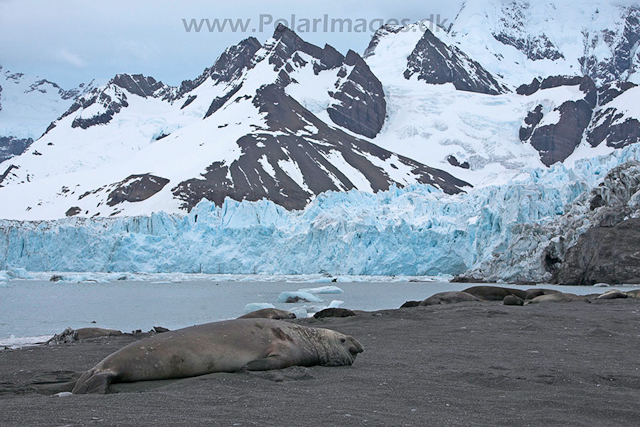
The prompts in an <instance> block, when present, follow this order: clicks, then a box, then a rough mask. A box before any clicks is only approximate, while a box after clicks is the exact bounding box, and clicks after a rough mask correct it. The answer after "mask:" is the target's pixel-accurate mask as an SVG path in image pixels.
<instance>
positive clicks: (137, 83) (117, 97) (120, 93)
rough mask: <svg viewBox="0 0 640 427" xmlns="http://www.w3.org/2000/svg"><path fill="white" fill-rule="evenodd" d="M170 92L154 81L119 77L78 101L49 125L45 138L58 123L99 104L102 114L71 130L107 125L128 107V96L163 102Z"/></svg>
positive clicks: (138, 76)
mask: <svg viewBox="0 0 640 427" xmlns="http://www.w3.org/2000/svg"><path fill="white" fill-rule="evenodd" d="M171 91H172V88H170V87H169V86H167V85H165V84H164V83H162V82H159V81H156V80H155V79H154V78H153V77H146V76H143V75H141V74H134V75H129V74H118V75H116V76H115V77H114V78H113V79H111V81H110V82H109V83H108V84H107V85H106V86H104V87H102V88H96V89H93V90H91V91H90V92H88V93H87V94H85V95H83V96H81V97H79V98H77V99H76V101H75V102H74V103H73V104H72V105H71V107H69V109H68V110H67V111H66V112H65V113H64V114H63V115H62V116H60V117H59V118H58V119H57V120H56V121H54V122H53V123H51V124H50V125H49V127H48V128H47V130H46V131H45V134H46V133H47V132H49V131H51V130H52V129H54V128H55V127H56V124H57V122H58V121H60V120H62V119H64V118H65V117H68V116H70V115H71V114H73V113H75V112H76V111H78V110H80V109H85V108H88V107H90V106H92V105H94V104H96V103H97V104H100V105H101V107H102V108H101V110H102V112H100V113H99V114H96V115H94V116H93V117H89V118H82V117H76V118H75V119H74V120H73V123H72V124H71V127H73V128H78V127H79V128H81V129H88V128H90V127H92V126H97V125H105V124H108V123H109V122H111V120H112V119H113V117H114V116H115V115H116V114H118V113H119V112H120V111H121V110H122V109H123V108H126V107H128V106H129V102H128V100H127V95H126V92H128V93H130V94H135V95H138V96H141V97H143V98H149V97H153V98H162V97H166V96H167V94H168V93H170V92H171Z"/></svg>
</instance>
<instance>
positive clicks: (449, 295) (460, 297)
mask: <svg viewBox="0 0 640 427" xmlns="http://www.w3.org/2000/svg"><path fill="white" fill-rule="evenodd" d="M468 301H480V299H479V298H476V297H475V296H473V295H471V294H468V293H466V292H440V293H438V294H435V295H432V296H430V297H429V298H427V299H426V300H424V301H422V302H421V303H420V306H422V307H424V306H429V305H438V304H457V303H460V302H468Z"/></svg>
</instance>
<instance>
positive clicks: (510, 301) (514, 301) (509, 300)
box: [502, 295, 524, 305]
mask: <svg viewBox="0 0 640 427" xmlns="http://www.w3.org/2000/svg"><path fill="white" fill-rule="evenodd" d="M502 304H503V305H524V300H523V299H522V298H520V297H517V296H515V295H507V296H506V297H504V299H503V300H502Z"/></svg>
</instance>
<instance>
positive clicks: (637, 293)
mask: <svg viewBox="0 0 640 427" xmlns="http://www.w3.org/2000/svg"><path fill="white" fill-rule="evenodd" d="M627 298H640V289H636V290H633V291H629V292H627Z"/></svg>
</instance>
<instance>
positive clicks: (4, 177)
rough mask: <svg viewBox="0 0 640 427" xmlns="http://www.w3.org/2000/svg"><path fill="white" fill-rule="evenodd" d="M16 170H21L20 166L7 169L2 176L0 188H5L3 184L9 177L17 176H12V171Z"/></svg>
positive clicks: (11, 166) (10, 166) (0, 176)
mask: <svg viewBox="0 0 640 427" xmlns="http://www.w3.org/2000/svg"><path fill="white" fill-rule="evenodd" d="M14 169H20V168H19V167H18V166H16V165H9V167H8V168H7V169H6V170H5V171H4V172H3V173H2V175H0V187H2V186H3V185H2V182H3V181H4V180H5V179H7V177H8V176H9V175H14V176H15V174H12V173H11V171H12V170H14Z"/></svg>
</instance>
